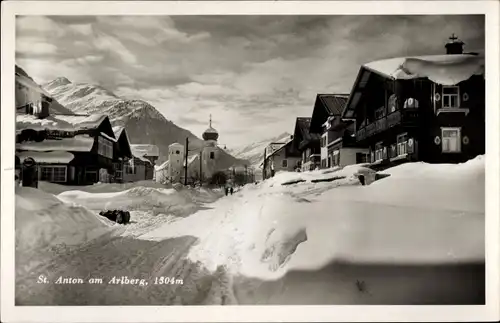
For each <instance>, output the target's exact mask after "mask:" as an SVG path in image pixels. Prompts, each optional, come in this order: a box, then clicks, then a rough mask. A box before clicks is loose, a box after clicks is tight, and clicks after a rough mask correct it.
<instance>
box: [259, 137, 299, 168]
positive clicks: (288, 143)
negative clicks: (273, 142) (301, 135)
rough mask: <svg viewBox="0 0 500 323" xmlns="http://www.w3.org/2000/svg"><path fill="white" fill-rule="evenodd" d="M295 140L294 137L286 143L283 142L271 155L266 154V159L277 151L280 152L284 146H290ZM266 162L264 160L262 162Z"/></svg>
mask: <svg viewBox="0 0 500 323" xmlns="http://www.w3.org/2000/svg"><path fill="white" fill-rule="evenodd" d="M292 142H293V139H291V140H289V141H287V142H286V143H284V144H283V146H281V147H279V148H278V149H276V150H275V151H273V152H272V153H270V154H269V155H267V156H266V159H267V158H269V157H271V156H273V155H275V154H276V153H278V152H280V151H281V150H283V148H285V147H286V146H289V145H290V144H291V143H292ZM262 163H264V162H262Z"/></svg>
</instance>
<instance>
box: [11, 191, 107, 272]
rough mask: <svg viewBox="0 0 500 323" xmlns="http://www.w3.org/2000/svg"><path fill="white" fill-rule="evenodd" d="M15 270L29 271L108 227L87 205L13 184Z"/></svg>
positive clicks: (91, 238) (103, 231)
mask: <svg viewBox="0 0 500 323" xmlns="http://www.w3.org/2000/svg"><path fill="white" fill-rule="evenodd" d="M15 203H16V209H15V210H16V211H15V212H16V213H15V216H16V222H15V223H16V237H15V238H16V257H17V258H16V262H17V265H18V267H17V269H18V271H17V273H18V274H22V273H23V272H29V270H30V269H31V268H33V267H34V266H37V265H38V264H40V263H43V262H44V261H46V260H47V257H50V256H54V254H55V253H58V252H61V251H64V250H62V249H66V248H71V247H73V246H78V245H81V244H82V243H85V242H88V241H90V240H93V239H95V238H97V237H98V236H100V235H102V234H104V233H106V232H107V231H108V227H107V226H106V225H105V224H104V223H103V222H102V221H101V220H100V219H99V218H98V217H97V216H96V215H95V214H94V213H92V212H90V211H89V210H87V209H86V208H83V207H79V206H72V205H68V204H65V203H63V202H62V201H61V200H59V199H58V198H57V197H55V196H54V195H52V194H47V193H45V192H42V191H40V190H37V189H34V188H29V187H16V198H15Z"/></svg>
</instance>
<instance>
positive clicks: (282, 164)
mask: <svg viewBox="0 0 500 323" xmlns="http://www.w3.org/2000/svg"><path fill="white" fill-rule="evenodd" d="M281 167H283V168H287V167H288V160H286V159H283V160H282V161H281Z"/></svg>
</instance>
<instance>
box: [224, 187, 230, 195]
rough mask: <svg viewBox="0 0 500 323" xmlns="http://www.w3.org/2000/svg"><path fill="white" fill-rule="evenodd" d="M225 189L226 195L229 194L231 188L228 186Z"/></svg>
mask: <svg viewBox="0 0 500 323" xmlns="http://www.w3.org/2000/svg"><path fill="white" fill-rule="evenodd" d="M224 191H225V192H226V196H227V194H229V189H228V188H227V187H226V188H225V189H224Z"/></svg>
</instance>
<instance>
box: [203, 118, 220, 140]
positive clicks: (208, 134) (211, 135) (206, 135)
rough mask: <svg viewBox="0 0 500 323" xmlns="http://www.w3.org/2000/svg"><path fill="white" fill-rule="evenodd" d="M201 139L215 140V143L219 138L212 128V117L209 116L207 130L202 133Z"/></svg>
mask: <svg viewBox="0 0 500 323" xmlns="http://www.w3.org/2000/svg"><path fill="white" fill-rule="evenodd" d="M202 137H203V140H215V141H217V139H218V138H219V133H218V132H217V130H215V129H214V128H212V116H210V124H209V126H208V129H207V130H205V132H203V134H202Z"/></svg>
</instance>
